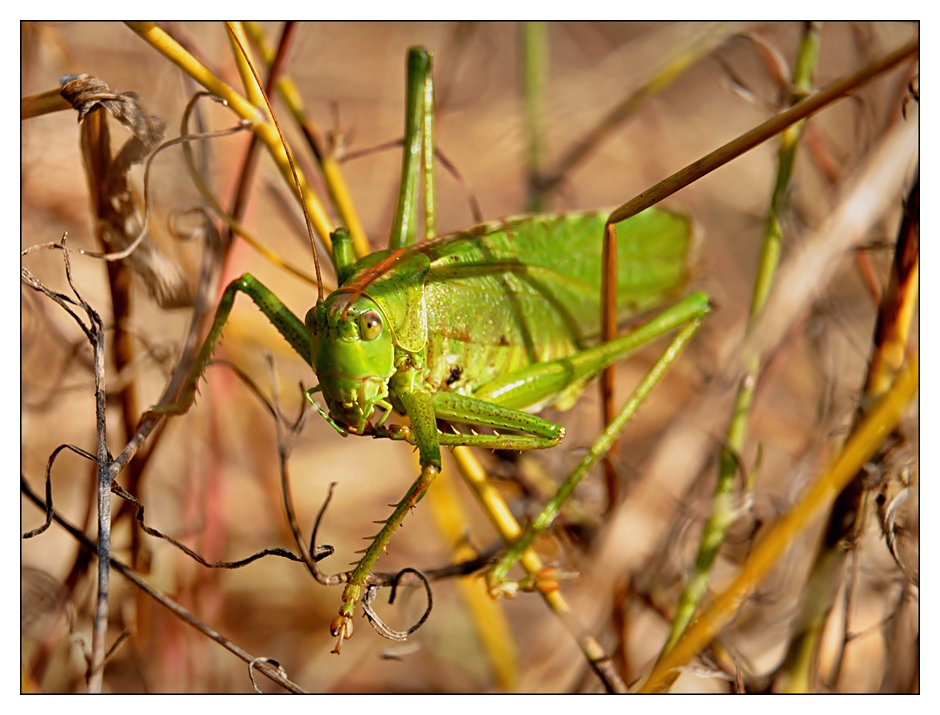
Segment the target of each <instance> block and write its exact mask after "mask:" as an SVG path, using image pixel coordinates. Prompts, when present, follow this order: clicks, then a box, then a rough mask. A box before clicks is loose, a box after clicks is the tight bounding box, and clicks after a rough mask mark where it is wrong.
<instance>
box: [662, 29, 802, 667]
mask: <svg viewBox="0 0 940 715" xmlns="http://www.w3.org/2000/svg"><path fill="white" fill-rule="evenodd" d="M819 42H820V23H813V22H810V23H806V25H805V27H804V30H803V37H802V40H801V42H800V48H799V51H798V54H797V60H796V68H795V70H794V73H793V89H792V91H791V94H790V104H791V105H793V104H796V103H797V102H798V101H800V100H801V99H803V98H804V97H806V96H807V95H808V94H809V93H810V91H811V90H812V82H813V73H814V71H815V69H816V64H817V60H818V58H819ZM804 123H805V120H804V121H800V122H797V123H796V124H793V125H792V126H790V127H788V128H787V129H786V130H784V132H783V133H782V134H781V135H780V148H779V150H778V154H777V157H778V164H777V180H776V183H775V184H774V190H773V195H772V197H771V201H770V210H769V212H768V214H767V222H766V227H765V231H764V244H763V248H762V250H761V257H760V263H759V268H758V272H757V279H756V281H755V283H754V293H753V297H752V300H751V311H750V315H749V316H748V325H747V334H748V335H749V334H750V330H751V328H752V326H753V325H754V323H755V321H756V320H757V318H758V316H759V315H760V312H761V310H763V308H764V304H765V303H766V302H767V296H768V295H769V294H770V288H771V286H772V285H773V279H774V276H775V275H776V272H777V266H778V265H779V263H780V255H781V252H782V245H783V230H782V218H783V216H784V214H785V213H786V208H787V197H788V194H789V184H790V177H791V176H792V174H793V164H794V161H795V159H796V148H797V145H798V144H799V140H800V135H801V134H802V132H803V125H804ZM760 366H761V355H760V353H759V352H755V353H754V354H753V355H751V356H750V357H749V359H748V361H747V365H746V366H745V372H744V375H743V376H742V378H741V382H740V383H739V385H738V392H737V396H736V397H735V401H734V407H733V409H732V412H731V420H730V423H729V425H728V432H727V435H726V437H725V444H724V447H723V448H722V450H721V459H720V461H719V468H718V480H717V482H716V484H715V491H714V494H713V495H712V504H711V514H710V515H709V517H708V520H707V521H706V522H705V526H704V528H703V531H702V539H701V542H700V544H699V549H698V554H697V555H696V558H695V564H694V566H693V569H692V573H691V574H690V576H689V580H688V582H687V583H686V586H685V588H684V589H683V591H682V595H681V596H680V598H679V604H678V606H677V608H676V615H675V618H674V619H673V621H672V626H671V628H670V631H669V637H668V639H667V640H666V644H665V646H663V651H662V655H661V656H660V657H662V656H663V655H665V654H666V653H668V652H669V651H670V650H672V648H673V647H674V646H675V644H676V642H677V641H678V640H679V637H680V636H681V635H682V633H683V632H684V631H685V629H686V628H687V627H688V625H689V623H690V622H691V620H692V617H693V616H694V615H695V611H696V609H697V608H698V606H699V604H700V603H701V601H702V598H703V597H704V596H705V592H706V590H707V588H708V581H709V575H710V573H711V569H712V565H713V564H714V561H715V557H716V556H717V555H718V551H719V549H720V548H721V545H722V544H723V543H724V541H725V536H726V534H727V532H728V528H729V527H730V526H731V524H732V523H733V522H734V499H733V496H732V495H733V491H734V485H735V482H736V476H737V474H738V468H739V455H740V454H741V451H742V449H743V448H744V438H745V435H746V432H747V421H748V416H749V414H750V409H751V404H752V402H753V400H754V390H755V388H756V386H757V378H758V374H759V372H760Z"/></svg>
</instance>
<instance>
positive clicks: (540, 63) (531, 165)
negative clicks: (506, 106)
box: [521, 22, 548, 211]
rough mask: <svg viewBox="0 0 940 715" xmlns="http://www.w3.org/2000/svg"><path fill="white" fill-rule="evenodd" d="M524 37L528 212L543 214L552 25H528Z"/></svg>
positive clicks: (523, 71) (523, 91)
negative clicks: (550, 30) (545, 120)
mask: <svg viewBox="0 0 940 715" xmlns="http://www.w3.org/2000/svg"><path fill="white" fill-rule="evenodd" d="M521 35H522V98H523V103H524V106H525V110H524V111H525V135H526V177H527V193H528V199H527V203H526V210H527V211H542V210H543V209H544V208H545V206H544V204H545V193H544V191H543V190H542V188H541V183H542V182H541V176H542V167H543V166H544V165H545V122H544V117H545V88H546V86H547V85H548V24H547V23H545V22H524V23H522V27H521Z"/></svg>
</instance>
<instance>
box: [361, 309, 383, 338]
mask: <svg viewBox="0 0 940 715" xmlns="http://www.w3.org/2000/svg"><path fill="white" fill-rule="evenodd" d="M359 334H360V335H361V336H362V339H363V340H375V339H376V338H377V337H379V336H380V335H381V334H382V316H380V315H379V314H378V313H376V312H375V311H374V310H367V311H366V312H365V313H363V314H362V315H360V316H359Z"/></svg>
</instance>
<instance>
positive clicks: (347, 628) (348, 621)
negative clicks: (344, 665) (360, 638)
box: [330, 615, 355, 655]
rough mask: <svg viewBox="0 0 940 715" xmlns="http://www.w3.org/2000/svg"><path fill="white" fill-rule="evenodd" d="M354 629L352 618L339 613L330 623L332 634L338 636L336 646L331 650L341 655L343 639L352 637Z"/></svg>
mask: <svg viewBox="0 0 940 715" xmlns="http://www.w3.org/2000/svg"><path fill="white" fill-rule="evenodd" d="M354 631H355V627H354V626H353V621H352V618H350V617H349V616H343V615H339V616H337V617H336V618H334V619H333V622H332V623H331V624H330V635H331V636H333V637H335V638H336V647H335V648H333V650H331V651H330V652H331V653H336V655H339V652H340V648H341V647H342V645H343V641H344V640H346V639H348V638H352V635H353V632H354Z"/></svg>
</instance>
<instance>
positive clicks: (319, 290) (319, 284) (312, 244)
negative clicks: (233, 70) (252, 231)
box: [225, 22, 323, 302]
mask: <svg viewBox="0 0 940 715" xmlns="http://www.w3.org/2000/svg"><path fill="white" fill-rule="evenodd" d="M225 27H226V29H227V30H228V32H229V34H230V35H231V36H232V39H233V40H234V42H235V45H236V46H237V47H238V49H239V50H240V51H241V53H242V55H243V56H244V57H245V64H247V65H248V69H250V70H251V74H252V76H253V77H254V78H255V82H256V83H257V85H258V90H259V94H260V95H261V97H262V98H263V99H264V103H265V105H267V108H268V115H269V116H270V117H271V121H272V122H273V123H274V128H275V129H276V130H277V135H278V136H279V137H280V138H281V144H282V145H283V147H284V153H285V154H286V155H287V162H288V163H289V164H290V171H291V174H292V175H293V177H294V185H295V186H296V187H297V195H298V196H299V197H300V208H301V210H302V211H303V213H304V222H305V223H306V224H307V236H308V237H309V238H310V248H311V250H312V251H313V264H314V267H315V268H316V274H317V301H318V302H319V301H322V300H323V278H322V276H321V275H320V254H319V253H317V244H316V239H315V238H314V235H313V223H312V222H311V220H310V214H309V213H307V206H306V204H305V203H304V195H303V189H302V188H301V187H300V177H298V176H297V168H296V167H295V166H294V158H293V157H292V156H291V150H290V147H289V146H288V145H287V141H286V140H285V139H284V133H283V132H282V131H281V125H280V124H278V121H277V117H276V116H274V108H273V107H272V106H271V101H270V100H269V99H268V95H267V94H266V93H265V91H264V86H263V85H262V84H261V78H260V77H259V76H258V73H257V71H256V70H255V66H254V63H253V62H252V61H251V57H250V56H249V55H248V51H247V50H246V49H245V46H244V45H242V43H241V40H240V39H239V37H238V33H237V32H236V31H235V29H234V28H233V27H232V23H230V22H226V23H225Z"/></svg>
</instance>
